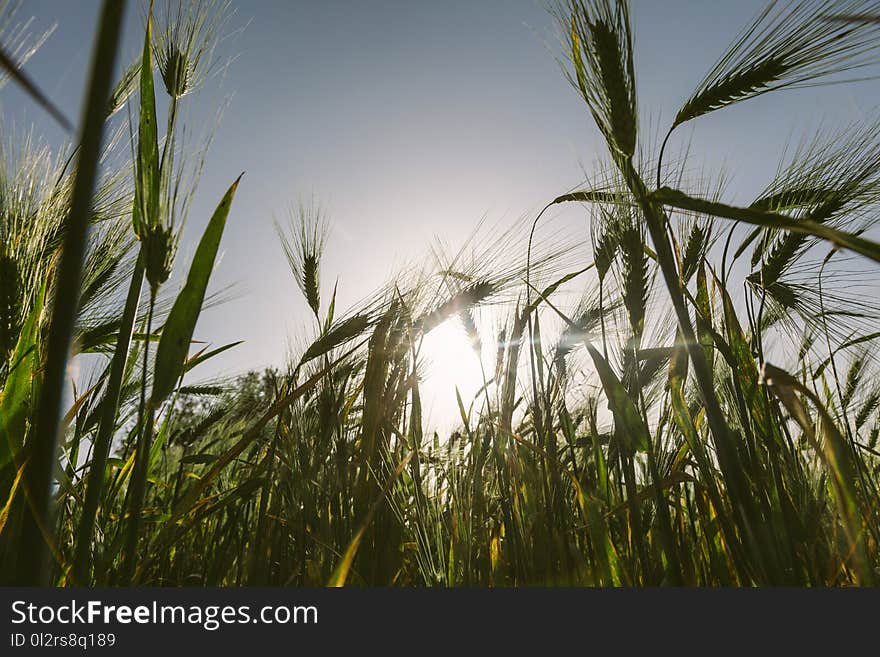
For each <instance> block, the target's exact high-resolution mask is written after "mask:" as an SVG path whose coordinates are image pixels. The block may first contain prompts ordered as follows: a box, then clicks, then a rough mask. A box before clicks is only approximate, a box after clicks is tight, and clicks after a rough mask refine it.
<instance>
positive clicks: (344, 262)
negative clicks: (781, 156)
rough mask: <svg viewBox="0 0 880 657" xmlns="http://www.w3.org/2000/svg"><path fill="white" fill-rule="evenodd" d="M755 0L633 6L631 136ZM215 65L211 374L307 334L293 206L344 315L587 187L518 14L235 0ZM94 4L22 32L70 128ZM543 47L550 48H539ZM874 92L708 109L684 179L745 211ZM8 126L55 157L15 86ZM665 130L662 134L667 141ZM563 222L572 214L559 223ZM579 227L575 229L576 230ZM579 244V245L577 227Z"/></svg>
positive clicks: (652, 0)
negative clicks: (320, 252) (422, 255)
mask: <svg viewBox="0 0 880 657" xmlns="http://www.w3.org/2000/svg"><path fill="white" fill-rule="evenodd" d="M763 4H764V3H763V2H762V1H761V0H737V1H736V2H730V1H726V0H725V1H722V0H702V1H689V0H663V1H662V2H661V1H657V0H635V1H634V2H633V3H632V6H633V18H634V22H635V45H636V50H637V78H638V83H639V102H640V105H641V110H642V113H643V119H644V120H643V123H642V126H643V134H644V135H645V136H649V137H653V138H654V139H656V133H658V132H659V131H660V129H661V128H660V127H658V126H664V127H665V126H667V125H668V124H669V121H670V119H671V117H672V116H673V115H674V113H675V112H676V111H677V109H678V106H679V105H680V103H681V102H682V100H683V99H685V98H687V96H688V95H689V94H690V92H691V90H692V89H693V87H694V86H695V85H696V84H697V83H698V82H699V81H700V79H701V78H702V77H703V75H704V74H705V73H706V72H707V70H708V69H709V68H710V67H711V65H712V64H713V63H714V61H715V60H716V59H717V57H718V56H719V55H720V54H721V53H722V52H723V50H724V48H725V47H726V46H727V44H728V43H729V42H730V41H731V40H732V39H733V37H734V36H735V35H736V33H737V32H738V31H739V30H740V29H741V28H742V27H743V26H744V25H745V24H746V23H747V22H748V21H749V20H750V19H751V18H752V17H753V15H754V14H755V12H756V11H757V10H758V9H759V8H760V7H762V6H763ZM234 6H235V8H236V11H237V13H236V14H235V16H234V17H233V18H232V19H231V20H230V22H229V23H228V27H229V28H230V29H235V30H237V29H238V28H244V29H243V30H242V31H241V32H240V33H239V34H237V35H236V36H235V37H234V38H233V39H232V40H230V41H228V42H227V43H226V44H225V45H224V46H223V47H221V48H220V50H219V51H218V52H219V55H220V56H222V57H229V56H236V59H235V61H234V62H233V63H232V64H231V66H230V67H229V69H228V73H227V75H226V76H225V78H224V79H223V80H222V88H219V89H218V85H219V84H220V82H221V80H220V79H219V78H214V79H212V80H209V81H208V83H207V85H206V89H205V90H204V91H203V92H201V93H200V94H198V95H197V96H195V97H193V98H187V104H188V105H191V106H192V113H191V114H190V117H191V118H192V119H194V121H195V122H196V123H200V122H205V121H210V120H211V119H212V117H213V114H214V112H215V111H216V108H217V106H218V105H219V104H221V103H222V102H224V100H225V99H228V100H229V106H228V109H227V111H226V112H225V114H224V116H223V119H222V122H221V124H220V125H219V127H218V129H217V130H216V134H215V137H214V142H213V147H212V151H211V154H210V156H209V158H208V161H207V166H206V169H205V174H204V177H203V180H202V184H201V187H200V189H199V192H198V196H197V200H196V202H195V204H194V206H193V211H192V214H191V216H190V220H189V223H188V225H187V232H186V236H185V238H184V242H183V244H182V248H181V255H180V258H181V264H186V265H188V262H187V259H188V257H189V256H190V255H191V253H192V249H193V241H194V239H195V236H197V235H199V234H200V231H201V229H202V227H203V226H204V224H205V222H206V220H207V218H208V216H209V214H210V212H211V210H212V209H213V206H214V205H215V204H216V203H217V201H218V200H219V198H220V197H221V196H222V193H223V191H224V190H225V189H226V187H227V186H228V185H229V184H230V182H231V181H232V180H233V179H234V178H235V177H236V176H237V175H238V174H239V173H240V172H241V171H246V172H247V173H246V176H245V178H244V180H243V182H242V185H241V186H240V188H239V192H238V196H237V198H236V199H235V203H234V206H233V209H232V214H231V215H230V220H229V225H228V229H227V233H226V235H225V237H224V241H223V244H222V249H223V251H224V254H223V259H222V262H221V263H220V265H219V268H218V269H217V270H216V272H215V277H214V279H213V281H214V284H215V287H219V286H222V285H225V284H230V283H236V284H237V289H238V292H239V295H238V296H237V298H236V299H235V300H233V301H231V302H229V303H227V304H225V305H222V306H219V307H216V308H214V309H211V310H209V311H207V312H206V313H205V315H204V317H203V319H202V320H201V322H200V325H199V327H198V331H197V337H199V338H202V339H206V340H209V341H211V342H212V343H215V344H222V343H225V342H229V341H233V340H237V339H244V340H246V341H247V343H246V344H245V345H243V346H240V347H238V348H237V349H236V350H234V351H232V352H229V353H228V354H225V355H224V356H223V357H222V358H220V359H218V360H217V361H216V363H215V364H214V366H213V367H214V369H213V370H210V369H209V370H207V371H205V372H203V374H210V373H213V372H232V371H236V370H244V369H250V368H257V367H262V366H265V365H269V364H273V363H274V364H278V363H280V362H281V361H282V360H283V358H284V356H285V353H286V350H287V346H288V344H289V341H290V336H293V335H295V334H296V333H297V332H299V331H300V330H301V328H302V327H304V326H307V325H308V321H309V320H308V316H307V313H306V307H305V304H304V303H303V302H302V301H301V298H300V295H299V293H298V291H297V290H296V288H295V286H294V283H293V280H292V278H291V277H290V275H289V273H288V269H287V265H286V261H285V259H284V257H283V254H282V252H281V249H280V248H279V246H278V244H277V240H276V238H275V233H274V229H273V224H272V221H273V218H279V219H282V218H283V217H284V216H285V212H286V208H287V206H288V204H289V203H291V202H294V201H296V200H297V199H298V198H299V197H301V196H308V195H310V194H312V193H314V194H315V196H317V197H318V198H319V199H321V201H322V202H323V203H324V204H325V205H326V206H327V207H328V209H329V210H330V214H331V217H332V220H333V226H334V229H333V234H332V236H331V240H330V242H329V246H328V251H327V258H326V260H325V262H324V267H323V276H324V283H325V285H324V288H325V289H324V290H323V293H324V295H325V297H326V296H328V295H329V291H330V289H332V283H333V280H334V279H335V278H336V277H337V276H338V277H339V289H340V295H339V296H340V300H339V303H340V304H341V305H342V306H343V307H344V306H345V305H346V304H347V303H350V302H353V301H354V300H356V299H359V298H361V297H363V296H365V295H366V294H367V293H369V292H370V291H371V290H372V289H374V288H375V287H376V286H378V285H379V284H380V283H381V282H382V281H384V280H385V279H386V278H387V277H388V276H389V275H390V274H391V273H392V271H393V269H394V265H395V263H402V262H403V261H405V260H407V259H410V258H411V257H412V256H413V253H414V252H415V251H420V250H421V249H422V248H423V247H424V246H426V245H427V243H428V242H429V241H430V240H431V239H432V238H433V237H434V236H435V235H439V236H442V237H444V238H446V239H447V240H449V241H450V242H452V243H453V244H454V243H455V242H456V241H458V240H460V239H461V238H463V237H464V236H465V235H467V234H468V233H469V232H470V230H471V229H472V228H473V226H474V225H475V224H476V222H477V221H478V220H479V219H480V218H481V217H482V216H483V215H488V217H489V218H490V219H491V220H497V219H509V220H510V221H511V222H512V221H514V220H515V219H516V218H517V217H519V216H521V215H524V214H530V213H533V212H534V211H535V210H536V209H538V208H540V207H542V206H543V205H544V204H545V203H546V202H547V201H548V200H549V199H551V198H553V197H554V196H556V195H558V194H559V193H562V192H565V191H567V190H569V189H571V188H573V187H575V186H576V185H578V183H579V182H581V181H582V180H583V175H584V171H585V170H589V168H590V167H591V165H592V162H593V160H594V158H595V154H596V153H598V152H600V142H599V139H598V135H597V132H596V130H595V128H594V127H593V125H592V123H591V119H590V116H589V113H588V111H587V109H586V108H585V106H584V105H583V103H582V102H581V101H580V99H579V98H578V97H577V95H576V94H575V92H574V91H573V90H572V89H571V88H570V87H569V86H568V84H567V82H566V81H565V80H564V78H563V76H562V74H561V72H560V69H559V66H558V64H557V63H556V61H554V58H553V55H554V54H558V49H556V47H555V46H556V41H555V39H556V32H555V26H554V23H553V20H552V18H551V17H550V16H549V14H548V13H547V11H546V10H545V9H544V6H543V4H541V3H540V2H534V1H533V0H444V1H443V2H427V1H418V0H416V1H404V0H400V1H389V0H363V1H357V2H355V1H351V2H334V1H331V0H327V1H310V2H300V1H297V0H247V1H245V0H238V2H236V3H235V4H234ZM98 7H99V3H98V2H97V0H77V1H76V2H67V1H64V0H28V1H27V2H26V3H24V6H23V7H22V9H21V12H20V16H25V15H33V16H34V17H35V23H34V29H40V28H45V27H48V26H49V25H51V24H52V23H57V24H58V28H57V30H56V32H55V34H54V35H53V36H52V37H51V38H50V40H49V41H48V42H47V43H46V45H45V46H44V47H43V48H42V49H41V50H40V51H39V52H38V53H37V54H36V55H35V56H34V57H33V59H32V60H31V62H30V63H29V64H28V66H27V70H28V72H29V73H30V74H31V75H32V76H33V77H34V79H36V80H37V81H39V83H40V84H41V86H42V87H43V88H44V89H45V90H46V91H47V93H48V94H49V95H50V96H51V98H52V99H53V100H54V101H55V102H56V103H57V104H59V105H60V106H61V107H63V108H65V110H66V112H67V113H68V114H69V115H70V116H71V117H72V118H74V119H76V118H77V117H78V114H79V103H80V93H81V89H82V87H83V84H84V79H85V75H86V67H87V64H88V61H89V56H90V48H91V43H92V35H93V32H94V26H95V21H96V16H97V11H98ZM142 15H143V9H142V7H141V3H139V2H130V3H129V11H128V16H127V28H126V36H125V43H124V49H123V52H124V58H125V61H126V62H128V61H131V59H132V58H133V57H134V56H135V55H136V54H137V52H138V50H139V45H140V44H139V41H140V39H141V38H142V37H141V35H142ZM548 47H549V49H548ZM878 91H880V82H868V83H862V84H858V85H848V86H843V87H829V88H824V89H820V90H818V91H817V90H806V91H788V92H782V93H779V94H770V95H767V96H764V97H761V98H758V99H756V100H753V101H750V102H748V103H743V104H740V105H738V106H736V107H733V108H730V109H726V110H724V111H721V112H717V113H715V114H713V115H711V116H709V117H705V118H702V119H700V120H698V121H695V122H694V123H693V126H694V127H693V130H692V131H687V130H683V131H681V132H680V133H679V134H678V135H677V139H678V140H679V141H678V144H674V145H673V149H676V148H678V147H679V145H680V144H681V143H682V142H683V140H685V139H687V138H688V137H689V136H690V137H692V139H693V149H692V152H693V156H694V160H693V161H694V162H695V163H706V165H707V166H709V167H710V168H712V167H716V166H719V165H720V164H722V163H726V165H727V171H728V173H729V174H730V176H731V178H732V187H731V189H732V191H733V193H734V195H740V196H742V197H743V198H747V197H748V196H749V195H750V194H751V193H753V192H756V191H757V190H759V189H761V188H762V187H763V183H764V181H766V180H767V179H769V176H770V175H772V173H773V171H774V170H775V168H776V164H777V161H778V153H779V152H780V149H781V147H782V145H783V144H784V143H785V141H786V139H787V138H788V137H789V136H790V135H792V134H794V135H795V136H796V135H798V134H799V133H800V132H801V130H800V129H801V128H802V129H805V130H807V131H809V130H810V127H811V126H815V125H816V122H817V120H819V119H821V118H825V119H827V120H830V121H833V122H834V123H837V122H848V121H852V120H854V119H858V118H860V117H861V116H862V113H863V112H870V111H871V110H872V108H873V107H874V106H875V105H877V103H878ZM0 103H2V110H3V114H4V116H5V117H6V118H5V121H6V123H7V124H11V123H14V125H15V126H16V129H17V130H19V131H20V130H21V129H22V128H24V127H27V126H28V125H33V126H34V131H35V132H36V134H38V135H42V136H44V137H45V138H46V139H47V140H49V142H50V143H58V141H59V140H60V139H61V134H60V132H59V131H58V130H57V128H56V127H55V126H54V125H53V124H52V123H51V121H50V120H49V119H48V118H47V117H46V116H45V115H43V114H42V113H41V112H40V111H39V110H38V109H37V108H35V107H34V106H33V105H32V104H31V103H30V102H28V101H27V100H26V99H24V97H23V96H22V95H21V94H20V93H19V92H18V91H16V90H15V89H13V88H12V86H7V87H5V88H4V89H3V91H2V92H0ZM664 131H665V129H664ZM573 212H575V214H577V212H578V211H577V210H574V211H573ZM577 217H579V218H580V222H579V223H578V221H573V223H572V226H574V227H576V228H575V229H580V230H582V231H583V237H584V238H585V239H586V237H587V231H586V228H585V226H584V224H583V218H582V213H581V214H580V215H577ZM577 227H579V228H577Z"/></svg>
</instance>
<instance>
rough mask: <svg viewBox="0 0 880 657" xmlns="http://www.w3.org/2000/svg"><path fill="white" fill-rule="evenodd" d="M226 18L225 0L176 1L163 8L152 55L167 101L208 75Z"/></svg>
mask: <svg viewBox="0 0 880 657" xmlns="http://www.w3.org/2000/svg"><path fill="white" fill-rule="evenodd" d="M230 15H231V12H230V4H229V2H227V1H226V0H205V1H204V2H197V3H190V2H186V3H184V2H183V0H178V2H177V3H176V5H172V3H168V4H167V5H166V6H165V11H164V12H163V15H162V19H161V25H162V29H161V31H160V34H159V36H158V38H157V43H156V52H155V56H156V66H157V67H158V69H159V73H160V75H161V76H162V82H163V83H164V85H165V91H166V92H167V93H168V95H169V96H170V97H171V98H181V97H182V96H185V95H187V94H188V93H190V92H192V91H193V90H194V89H196V88H197V87H198V86H199V85H200V84H201V83H202V82H203V81H204V80H205V78H206V77H208V76H209V75H210V74H211V73H212V71H213V69H214V68H215V66H216V64H217V62H216V59H215V57H214V50H215V48H216V46H217V43H218V42H219V41H220V39H221V38H222V35H221V34H220V33H221V32H222V30H223V27H224V25H225V24H226V21H227V20H228V18H229V16H230Z"/></svg>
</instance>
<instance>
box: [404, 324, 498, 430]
mask: <svg viewBox="0 0 880 657" xmlns="http://www.w3.org/2000/svg"><path fill="white" fill-rule="evenodd" d="M420 358H421V360H422V362H423V365H424V366H423V369H422V372H423V375H422V381H421V383H420V386H419V390H420V393H421V398H422V409H423V418H424V422H425V426H426V428H427V429H429V430H436V431H438V432H439V433H440V435H444V433H446V432H448V430H451V429H452V428H454V427H457V426H459V425H460V424H461V413H460V412H459V408H458V401H457V400H456V395H455V390H456V386H457V387H458V391H459V394H460V395H461V399H462V402H463V403H464V407H465V411H467V410H468V408H469V406H470V404H471V402H472V401H473V399H474V395H476V394H477V393H478V392H479V391H480V388H481V387H482V385H483V371H482V369H481V367H480V360H479V358H478V356H477V353H476V351H475V350H474V348H473V346H472V345H471V342H470V340H469V339H468V336H467V334H466V333H465V330H464V327H463V326H462V325H461V322H460V321H459V320H458V319H457V318H455V317H453V318H451V319H448V320H446V321H445V322H443V323H442V324H441V325H440V326H438V327H437V328H435V329H434V330H432V331H430V332H429V333H428V334H427V335H426V336H425V338H424V339H423V340H422V347H421V351H420ZM488 376H491V374H489V375H488ZM479 405H480V404H479V402H477V404H476V407H477V408H478V407H479Z"/></svg>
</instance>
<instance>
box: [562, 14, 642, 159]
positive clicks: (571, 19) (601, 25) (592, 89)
mask: <svg viewBox="0 0 880 657" xmlns="http://www.w3.org/2000/svg"><path fill="white" fill-rule="evenodd" d="M557 19H558V20H559V22H560V24H561V25H562V26H563V28H564V29H565V30H566V31H567V32H568V34H569V48H570V59H571V63H572V65H573V68H574V75H572V74H571V73H570V72H569V71H566V76H567V77H568V80H569V82H571V84H572V85H573V86H574V87H575V88H576V89H577V90H578V91H579V92H580V94H581V96H582V97H583V99H584V101H585V102H586V103H587V105H588V106H589V108H590V112H591V113H592V115H593V119H594V120H595V121H596V125H597V126H598V127H599V130H600V131H601V132H602V134H603V135H604V136H605V139H606V141H607V142H608V145H609V146H610V147H611V148H612V150H613V151H614V152H615V153H618V154H620V155H623V156H624V157H627V158H629V157H632V156H633V154H634V153H635V147H636V137H637V124H638V122H637V118H636V117H637V108H636V87H635V68H634V65H633V50H632V33H631V28H630V20H629V7H628V4H627V2H626V1H625V0H588V1H581V0H568V1H567V2H565V3H564V4H563V5H562V6H561V7H560V8H559V9H558V10H557Z"/></svg>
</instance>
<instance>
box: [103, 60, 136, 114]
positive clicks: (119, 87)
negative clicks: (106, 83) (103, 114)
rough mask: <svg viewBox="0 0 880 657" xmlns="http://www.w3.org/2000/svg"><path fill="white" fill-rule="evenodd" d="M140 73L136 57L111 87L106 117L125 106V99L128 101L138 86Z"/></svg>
mask: <svg viewBox="0 0 880 657" xmlns="http://www.w3.org/2000/svg"><path fill="white" fill-rule="evenodd" d="M140 74H141V60H140V58H138V59H136V60H135V61H134V62H132V64H131V66H129V67H128V68H127V69H126V70H125V72H124V73H123V74H122V77H120V78H119V81H118V82H117V83H116V86H115V87H113V92H112V93H111V94H110V101H109V102H108V103H107V118H108V119H109V118H110V117H111V116H113V115H114V114H116V112H118V111H119V110H121V109H122V108H123V107H124V106H125V103H126V101H128V99H129V98H130V97H131V95H132V94H133V93H134V91H135V89H137V88H138V83H139V81H140Z"/></svg>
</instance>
